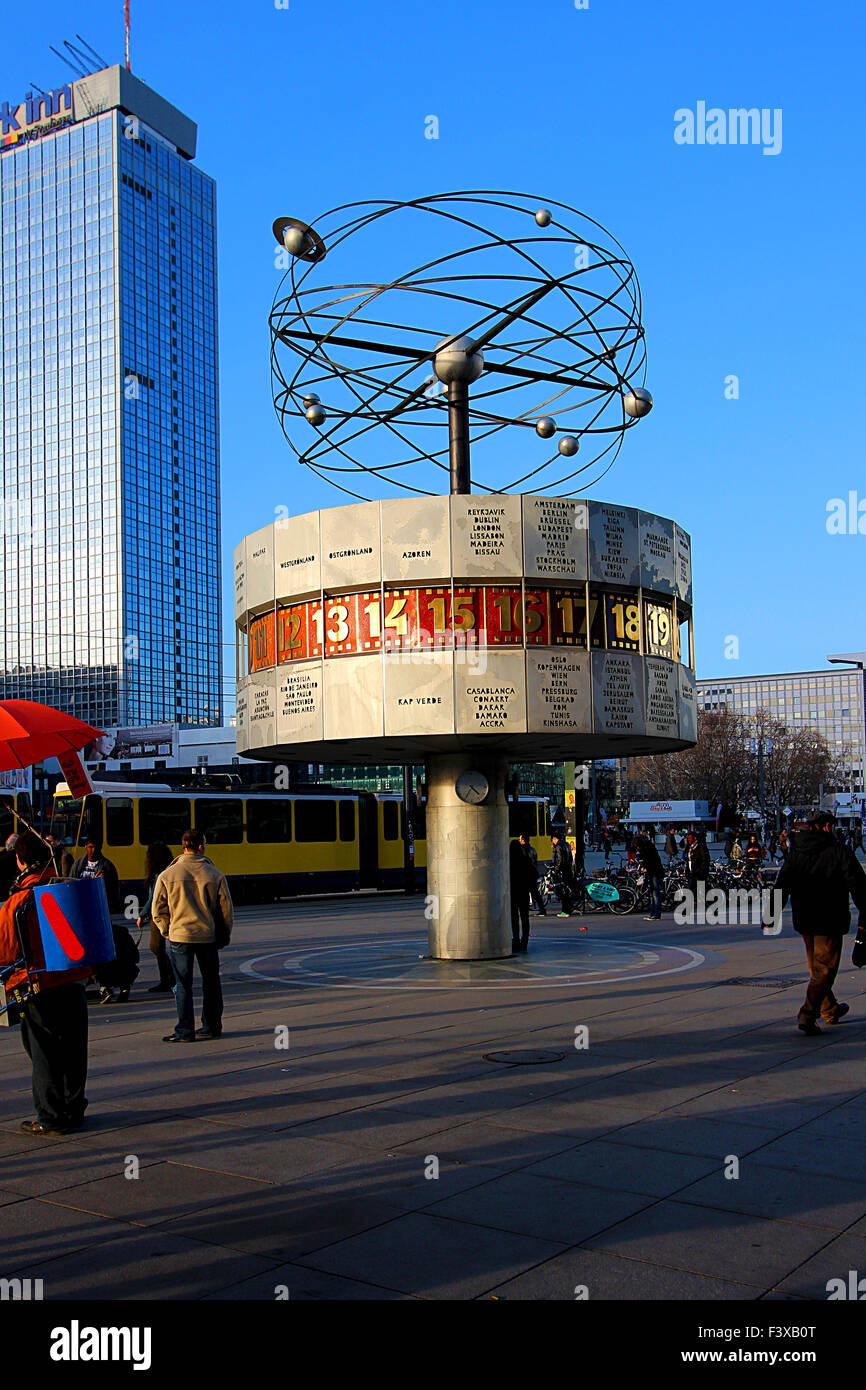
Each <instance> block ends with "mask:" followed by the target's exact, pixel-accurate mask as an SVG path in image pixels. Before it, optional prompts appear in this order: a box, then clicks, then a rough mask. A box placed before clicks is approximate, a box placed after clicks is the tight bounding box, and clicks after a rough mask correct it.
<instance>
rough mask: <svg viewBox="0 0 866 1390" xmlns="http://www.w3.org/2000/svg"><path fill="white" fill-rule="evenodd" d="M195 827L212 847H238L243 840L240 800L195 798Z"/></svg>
mask: <svg viewBox="0 0 866 1390" xmlns="http://www.w3.org/2000/svg"><path fill="white" fill-rule="evenodd" d="M195 827H196V830H202V831H204V834H205V836H206V837H207V840H208V843H209V844H212V845H239V844H240V843H241V841H242V840H243V838H244V804H243V802H242V801H241V800H239V799H238V800H231V801H228V800H227V801H222V800H219V801H218V800H212V799H211V798H210V797H196V802H195Z"/></svg>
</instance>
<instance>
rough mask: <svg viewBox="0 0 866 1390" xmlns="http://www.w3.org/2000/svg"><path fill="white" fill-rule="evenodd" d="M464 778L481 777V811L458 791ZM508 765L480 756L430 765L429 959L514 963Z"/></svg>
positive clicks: (451, 756) (450, 756)
mask: <svg viewBox="0 0 866 1390" xmlns="http://www.w3.org/2000/svg"><path fill="white" fill-rule="evenodd" d="M462 772H481V773H483V774H484V776H485V777H486V778H487V781H488V784H489V787H490V791H489V794H488V796H487V798H486V800H485V801H484V802H482V803H481V804H480V805H478V806H471V805H467V804H466V802H465V801H461V800H460V797H459V796H458V795H457V792H456V790H455V787H456V783H457V779H458V777H459V776H460V774H461V773H462ZM507 775H508V761H507V759H505V758H502V757H495V756H489V755H488V756H482V755H479V754H477V753H475V754H469V753H443V754H440V755H436V756H432V757H429V758H428V759H427V893H428V895H429V899H430V904H429V912H430V925H429V942H430V954H431V956H433V957H434V959H437V960H495V959H498V958H501V957H502V956H510V955H511V905H510V890H509V871H508V803H507V801H506V796H505V782H506V777H507Z"/></svg>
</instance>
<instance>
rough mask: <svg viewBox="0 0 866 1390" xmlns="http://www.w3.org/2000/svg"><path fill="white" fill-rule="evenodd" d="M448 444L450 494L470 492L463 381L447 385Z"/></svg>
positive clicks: (467, 414) (467, 405)
mask: <svg viewBox="0 0 866 1390" xmlns="http://www.w3.org/2000/svg"><path fill="white" fill-rule="evenodd" d="M448 443H449V452H450V457H451V492H452V494H457V493H468V492H471V491H472V479H471V477H470V474H469V387H468V386H467V385H466V382H465V381H451V382H449V383H448Z"/></svg>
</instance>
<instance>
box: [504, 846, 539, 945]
mask: <svg viewBox="0 0 866 1390" xmlns="http://www.w3.org/2000/svg"><path fill="white" fill-rule="evenodd" d="M508 866H509V871H510V889H511V949H512V951H513V952H514V954H515V955H517V954H518V953H519V952H520V951H526V950H527V949H528V947H529V894H530V891H531V888H532V884H533V882H536V881H537V878H538V873H537V870H535V869H533V867H532V861H531V860H530V859H529V858H528V856H527V855H526V854H524V852H523V847H522V845H521V844H520V841H519V840H512V841H511V843H510V845H509V847H508Z"/></svg>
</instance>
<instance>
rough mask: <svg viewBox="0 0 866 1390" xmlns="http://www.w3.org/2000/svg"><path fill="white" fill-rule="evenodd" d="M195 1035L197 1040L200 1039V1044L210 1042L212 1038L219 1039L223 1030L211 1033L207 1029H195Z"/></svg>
mask: <svg viewBox="0 0 866 1390" xmlns="http://www.w3.org/2000/svg"><path fill="white" fill-rule="evenodd" d="M195 1035H196V1037H197V1038H201V1040H202V1042H210V1041H211V1040H212V1039H214V1038H221V1037H222V1035H223V1030H222V1029H220V1030H219V1032H218V1033H212V1032H211V1030H210V1029H209V1028H196V1030H195Z"/></svg>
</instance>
